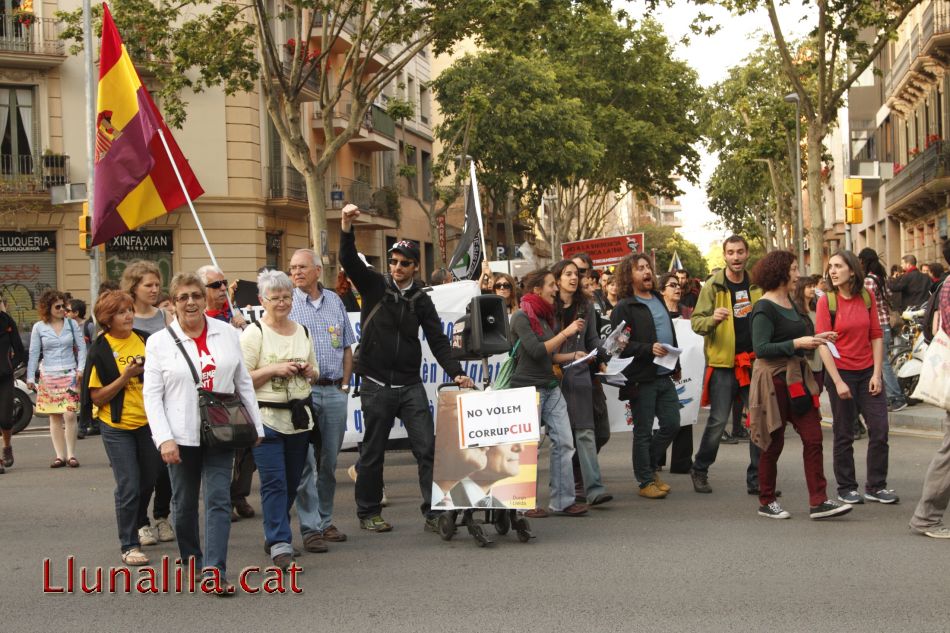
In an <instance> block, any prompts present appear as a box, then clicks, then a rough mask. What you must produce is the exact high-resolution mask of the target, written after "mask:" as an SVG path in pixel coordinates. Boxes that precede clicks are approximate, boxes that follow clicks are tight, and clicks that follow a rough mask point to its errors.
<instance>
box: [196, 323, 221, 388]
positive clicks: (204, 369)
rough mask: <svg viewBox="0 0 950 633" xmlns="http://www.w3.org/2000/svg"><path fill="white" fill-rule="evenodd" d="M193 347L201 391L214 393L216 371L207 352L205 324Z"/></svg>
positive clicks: (211, 357) (206, 325) (215, 366)
mask: <svg viewBox="0 0 950 633" xmlns="http://www.w3.org/2000/svg"><path fill="white" fill-rule="evenodd" d="M194 341H195V345H197V346H198V376H199V377H200V378H201V387H202V389H207V390H208V391H214V373H215V371H216V370H217V365H215V362H214V357H213V356H212V355H211V352H210V351H209V350H208V324H207V323H205V329H203V330H202V331H201V334H199V335H198V336H196V337H195V339H194Z"/></svg>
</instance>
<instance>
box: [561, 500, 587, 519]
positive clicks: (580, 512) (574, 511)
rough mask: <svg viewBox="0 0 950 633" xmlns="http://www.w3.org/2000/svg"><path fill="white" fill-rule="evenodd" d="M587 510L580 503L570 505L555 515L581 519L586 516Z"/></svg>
mask: <svg viewBox="0 0 950 633" xmlns="http://www.w3.org/2000/svg"><path fill="white" fill-rule="evenodd" d="M587 509H588V508H587V506H586V505H584V504H582V503H572V504H571V505H569V506H567V507H566V508H564V509H563V510H560V511H559V512H557V514H560V515H562V516H568V517H582V516H584V515H585V514H587Z"/></svg>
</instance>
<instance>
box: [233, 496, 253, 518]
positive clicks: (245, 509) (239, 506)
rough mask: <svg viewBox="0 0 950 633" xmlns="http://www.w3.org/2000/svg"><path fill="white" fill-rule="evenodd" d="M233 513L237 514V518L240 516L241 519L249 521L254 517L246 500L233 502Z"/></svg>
mask: <svg viewBox="0 0 950 633" xmlns="http://www.w3.org/2000/svg"><path fill="white" fill-rule="evenodd" d="M234 511H235V512H237V513H238V516H240V517H241V518H242V519H250V518H252V517H253V516H254V508H252V507H251V504H249V503H248V502H247V499H241V500H240V501H235V502H234Z"/></svg>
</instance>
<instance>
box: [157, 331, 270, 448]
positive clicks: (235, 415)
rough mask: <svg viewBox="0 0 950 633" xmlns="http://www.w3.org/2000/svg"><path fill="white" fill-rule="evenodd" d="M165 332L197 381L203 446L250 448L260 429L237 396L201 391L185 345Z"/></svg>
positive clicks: (172, 333) (199, 382) (172, 332)
mask: <svg viewBox="0 0 950 633" xmlns="http://www.w3.org/2000/svg"><path fill="white" fill-rule="evenodd" d="M165 329H166V330H168V333H169V334H170V335H171V337H172V339H173V340H174V341H175V345H177V346H178V349H179V350H180V351H181V355H182V356H184V357H185V362H187V363H188V369H190V370H191V377H192V378H194V379H195V389H197V390H198V417H199V418H200V420H201V445H202V446H208V447H211V448H220V449H235V448H250V447H252V446H254V444H255V443H256V442H257V437H258V436H257V427H255V426H254V420H253V419H252V418H251V416H250V414H249V413H248V412H247V408H246V407H245V406H244V403H243V402H242V401H241V397H240V396H239V395H238V394H236V393H218V392H215V391H208V390H207V389H204V388H202V387H201V379H200V378H198V371H197V370H196V369H195V366H194V365H193V364H192V362H191V358H190V357H189V356H188V352H186V351H185V347H184V345H182V344H181V341H180V340H179V339H178V336H176V335H175V332H174V330H172V329H171V328H170V327H168V326H167V325H166V326H165Z"/></svg>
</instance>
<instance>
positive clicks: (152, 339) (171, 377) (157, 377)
mask: <svg viewBox="0 0 950 633" xmlns="http://www.w3.org/2000/svg"><path fill="white" fill-rule="evenodd" d="M205 321H206V322H207V324H208V351H209V352H210V353H211V356H213V357H214V362H215V366H216V369H215V374H214V390H215V392H218V393H234V392H236V393H238V394H239V395H240V396H241V400H242V401H243V402H244V405H245V406H246V407H247V411H248V413H249V414H250V415H251V417H252V419H253V420H254V425H255V426H256V427H257V434H258V436H259V437H264V426H263V425H262V424H261V412H260V409H258V407H257V398H256V396H255V395H254V384H253V383H252V382H251V375H250V374H249V373H248V372H247V369H246V368H245V366H244V356H243V354H242V353H241V341H240V334H239V333H238V331H237V330H236V329H234V328H233V327H231V326H230V325H229V324H227V323H224V322H222V321H218V320H217V319H209V318H208V317H205ZM170 327H171V329H172V330H173V331H174V332H175V334H176V335H177V336H178V338H179V340H180V341H181V343H182V345H183V346H184V348H185V350H186V351H187V352H188V356H189V357H190V358H191V362H192V363H193V364H194V366H195V368H196V369H198V368H199V365H198V346H197V345H196V344H195V342H194V341H193V340H192V339H191V338H189V337H188V336H187V335H186V334H185V333H184V332H183V331H182V329H181V325H179V324H178V321H177V320H176V321H175V322H173V323H172V324H171V326H170ZM145 358H146V359H147V360H146V362H145V374H144V375H143V383H144V384H143V395H144V396H145V414H146V415H147V416H148V425H149V427H150V428H151V430H152V441H153V442H155V446H158V447H161V445H162V443H163V442H167V441H168V440H175V443H177V444H179V445H181V446H200V445H201V432H200V427H201V421H200V418H199V416H198V391H197V389H196V386H195V380H194V378H193V377H192V374H191V370H190V369H189V368H188V363H187V362H185V359H184V358H182V356H181V351H180V350H179V349H178V346H177V345H176V344H175V340H174V339H173V338H172V337H171V336H170V335H169V333H168V331H167V330H165V329H162V330H159V331H158V332H156V333H155V334H152V335H151V336H149V337H148V340H147V341H146V343H145ZM199 371H200V370H199Z"/></svg>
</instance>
